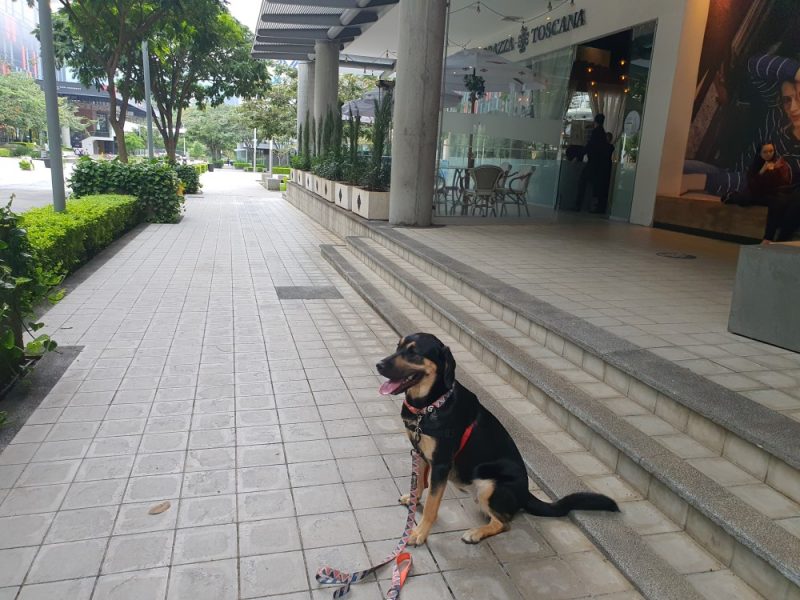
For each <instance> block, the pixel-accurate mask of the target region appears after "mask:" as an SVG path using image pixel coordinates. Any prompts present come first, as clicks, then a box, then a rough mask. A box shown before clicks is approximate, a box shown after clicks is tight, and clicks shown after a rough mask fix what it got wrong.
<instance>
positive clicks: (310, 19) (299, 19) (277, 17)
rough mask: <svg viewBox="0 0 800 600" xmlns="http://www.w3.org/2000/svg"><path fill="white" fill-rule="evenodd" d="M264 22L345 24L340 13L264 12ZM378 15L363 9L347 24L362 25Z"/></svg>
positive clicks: (317, 25)
mask: <svg viewBox="0 0 800 600" xmlns="http://www.w3.org/2000/svg"><path fill="white" fill-rule="evenodd" d="M261 20H262V21H263V22H264V23H279V24H281V25H310V26H312V27H339V26H341V25H343V23H342V21H341V16H340V15H299V14H291V13H282V14H263V15H261ZM377 20H378V15H376V14H375V13H373V12H369V11H361V12H360V13H358V14H357V15H356V16H355V17H354V18H353V19H352V20H350V22H349V23H347V25H361V24H364V23H374V22H375V21H377Z"/></svg>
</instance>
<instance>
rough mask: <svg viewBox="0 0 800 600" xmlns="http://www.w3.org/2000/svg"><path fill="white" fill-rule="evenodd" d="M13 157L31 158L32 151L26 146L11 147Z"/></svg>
mask: <svg viewBox="0 0 800 600" xmlns="http://www.w3.org/2000/svg"><path fill="white" fill-rule="evenodd" d="M11 154H12V155H13V156H29V155H30V150H29V149H28V148H27V147H26V146H20V145H15V146H12V147H11Z"/></svg>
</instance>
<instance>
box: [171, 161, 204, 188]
mask: <svg viewBox="0 0 800 600" xmlns="http://www.w3.org/2000/svg"><path fill="white" fill-rule="evenodd" d="M173 168H174V169H175V172H176V173H177V174H178V177H179V178H180V180H181V182H182V183H183V191H184V193H186V194H196V193H197V192H199V191H200V187H201V185H200V173H199V171H198V170H197V169H196V168H195V167H194V165H181V164H177V165H173Z"/></svg>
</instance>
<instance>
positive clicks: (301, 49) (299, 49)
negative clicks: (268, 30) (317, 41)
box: [253, 44, 314, 54]
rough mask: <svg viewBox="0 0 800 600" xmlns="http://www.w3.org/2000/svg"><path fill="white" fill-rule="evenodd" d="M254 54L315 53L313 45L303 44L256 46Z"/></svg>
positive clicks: (254, 46)
mask: <svg viewBox="0 0 800 600" xmlns="http://www.w3.org/2000/svg"><path fill="white" fill-rule="evenodd" d="M253 52H267V53H272V52H284V53H287V54H302V53H306V52H307V53H311V54H313V53H314V46H313V45H302V44H254V45H253Z"/></svg>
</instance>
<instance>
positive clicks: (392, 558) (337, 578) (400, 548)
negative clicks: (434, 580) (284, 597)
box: [317, 450, 422, 600]
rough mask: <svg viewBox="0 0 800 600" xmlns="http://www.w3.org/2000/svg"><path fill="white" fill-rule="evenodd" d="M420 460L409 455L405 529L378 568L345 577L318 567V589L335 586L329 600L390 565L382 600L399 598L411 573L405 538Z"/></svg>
mask: <svg viewBox="0 0 800 600" xmlns="http://www.w3.org/2000/svg"><path fill="white" fill-rule="evenodd" d="M420 463H421V461H420V456H419V453H418V452H417V451H416V450H412V451H411V490H410V491H409V494H408V496H409V502H408V517H407V518H406V527H405V529H404V530H403V535H402V537H401V538H400V540H399V541H398V542H397V545H396V546H395V548H394V550H393V551H392V553H391V554H390V555H389V556H387V557H386V558H385V559H384V560H382V561H381V562H380V563H379V564H377V565H375V566H372V567H369V568H368V569H364V570H363V571H357V572H355V573H347V572H345V571H340V570H339V569H334V568H333V567H329V566H325V567H321V568H320V569H319V570H318V571H317V581H318V582H319V583H320V584H322V585H339V586H341V587H339V588H338V589H337V590H335V591H334V592H333V598H334V599H336V598H343V597H344V596H345V595H347V593H348V592H349V591H350V585H351V584H353V583H356V582H358V581H361V580H362V579H364V578H365V577H366V576H367V575H369V574H370V573H374V572H375V571H377V570H378V569H380V568H381V567H383V566H384V565H386V564H388V563H390V562H394V565H393V566H392V586H391V587H390V588H389V589H388V590H387V592H386V600H397V598H399V597H400V589H401V588H402V587H403V584H404V583H405V581H406V577H408V574H409V572H410V571H411V554H409V553H408V552H405V549H406V546H407V545H408V538H409V537H410V536H411V530H412V529H413V528H414V519H415V517H416V513H417V503H418V502H419V498H417V480H418V478H419V477H422V474H421V473H420Z"/></svg>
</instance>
